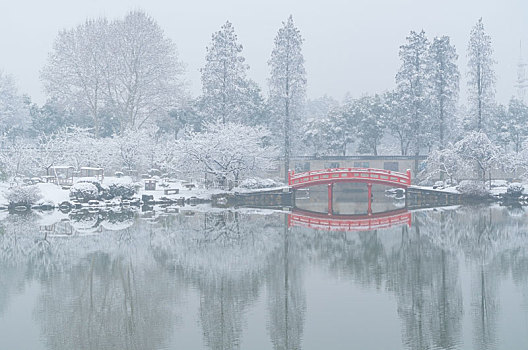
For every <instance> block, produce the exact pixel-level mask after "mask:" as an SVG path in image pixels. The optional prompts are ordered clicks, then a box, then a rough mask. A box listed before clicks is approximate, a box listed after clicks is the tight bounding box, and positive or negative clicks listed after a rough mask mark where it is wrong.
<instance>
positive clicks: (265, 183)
mask: <svg viewBox="0 0 528 350" xmlns="http://www.w3.org/2000/svg"><path fill="white" fill-rule="evenodd" d="M282 185H283V184H282V183H279V182H276V181H274V180H272V179H261V178H249V179H245V180H243V181H242V182H241V183H240V184H239V185H238V188H246V189H257V188H271V187H278V186H282Z"/></svg>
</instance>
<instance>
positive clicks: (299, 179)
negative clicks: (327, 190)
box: [288, 168, 411, 189]
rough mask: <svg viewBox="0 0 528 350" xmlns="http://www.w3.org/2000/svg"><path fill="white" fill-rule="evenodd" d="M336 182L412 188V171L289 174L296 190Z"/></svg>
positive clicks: (377, 170) (331, 171)
mask: <svg viewBox="0 0 528 350" xmlns="http://www.w3.org/2000/svg"><path fill="white" fill-rule="evenodd" d="M336 182H363V183H367V184H380V185H387V186H392V187H400V188H407V187H409V186H411V171H410V170H407V172H405V173H400V172H397V171H390V170H384V169H373V168H335V169H323V170H314V171H307V172H303V173H295V172H293V171H290V173H289V174H288V185H289V186H290V187H292V188H294V189H298V188H304V187H310V186H315V185H323V184H333V183H336Z"/></svg>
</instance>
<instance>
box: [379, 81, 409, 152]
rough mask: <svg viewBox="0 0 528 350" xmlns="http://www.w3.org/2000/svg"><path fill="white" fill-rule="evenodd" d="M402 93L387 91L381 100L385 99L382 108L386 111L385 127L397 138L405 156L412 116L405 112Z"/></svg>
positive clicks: (407, 150)
mask: <svg viewBox="0 0 528 350" xmlns="http://www.w3.org/2000/svg"><path fill="white" fill-rule="evenodd" d="M402 95H403V93H402V92H400V91H389V92H387V93H386V94H385V95H384V98H383V100H384V101H385V107H384V109H385V111H386V112H387V118H386V123H387V128H388V130H389V131H390V133H391V134H392V135H393V136H394V137H396V139H397V140H398V143H399V144H400V153H401V155H402V156H405V155H408V154H409V151H410V146H411V143H412V140H413V135H414V130H413V128H412V120H411V117H412V116H411V115H410V114H409V113H408V112H407V108H406V105H405V104H404V103H403V99H402Z"/></svg>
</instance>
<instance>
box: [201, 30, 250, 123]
mask: <svg viewBox="0 0 528 350" xmlns="http://www.w3.org/2000/svg"><path fill="white" fill-rule="evenodd" d="M242 48H243V47H242V45H241V44H239V43H238V40H237V35H236V34H235V28H234V27H233V25H232V24H231V22H229V21H227V22H226V23H225V24H224V25H223V26H222V28H221V29H220V30H219V31H218V32H215V33H214V34H213V36H212V39H211V45H210V46H208V47H207V48H206V50H207V54H206V56H205V67H204V68H202V69H201V70H200V72H201V73H202V91H203V97H202V99H203V102H202V103H203V105H202V106H203V111H202V113H204V114H205V117H206V119H207V120H210V121H214V120H217V119H219V120H221V121H222V122H223V123H226V122H228V121H229V122H240V121H241V120H242V115H241V114H242V113H243V112H244V110H243V108H241V107H242V106H243V104H244V103H245V102H246V101H245V99H246V93H247V91H248V90H249V83H248V80H247V78H246V72H247V70H248V69H249V66H248V65H247V64H246V63H245V58H244V57H243V56H242Z"/></svg>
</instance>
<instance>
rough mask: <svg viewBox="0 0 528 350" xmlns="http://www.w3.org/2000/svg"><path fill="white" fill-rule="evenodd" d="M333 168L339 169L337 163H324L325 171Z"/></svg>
mask: <svg viewBox="0 0 528 350" xmlns="http://www.w3.org/2000/svg"><path fill="white" fill-rule="evenodd" d="M335 168H339V163H337V162H330V163H325V169H335Z"/></svg>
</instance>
